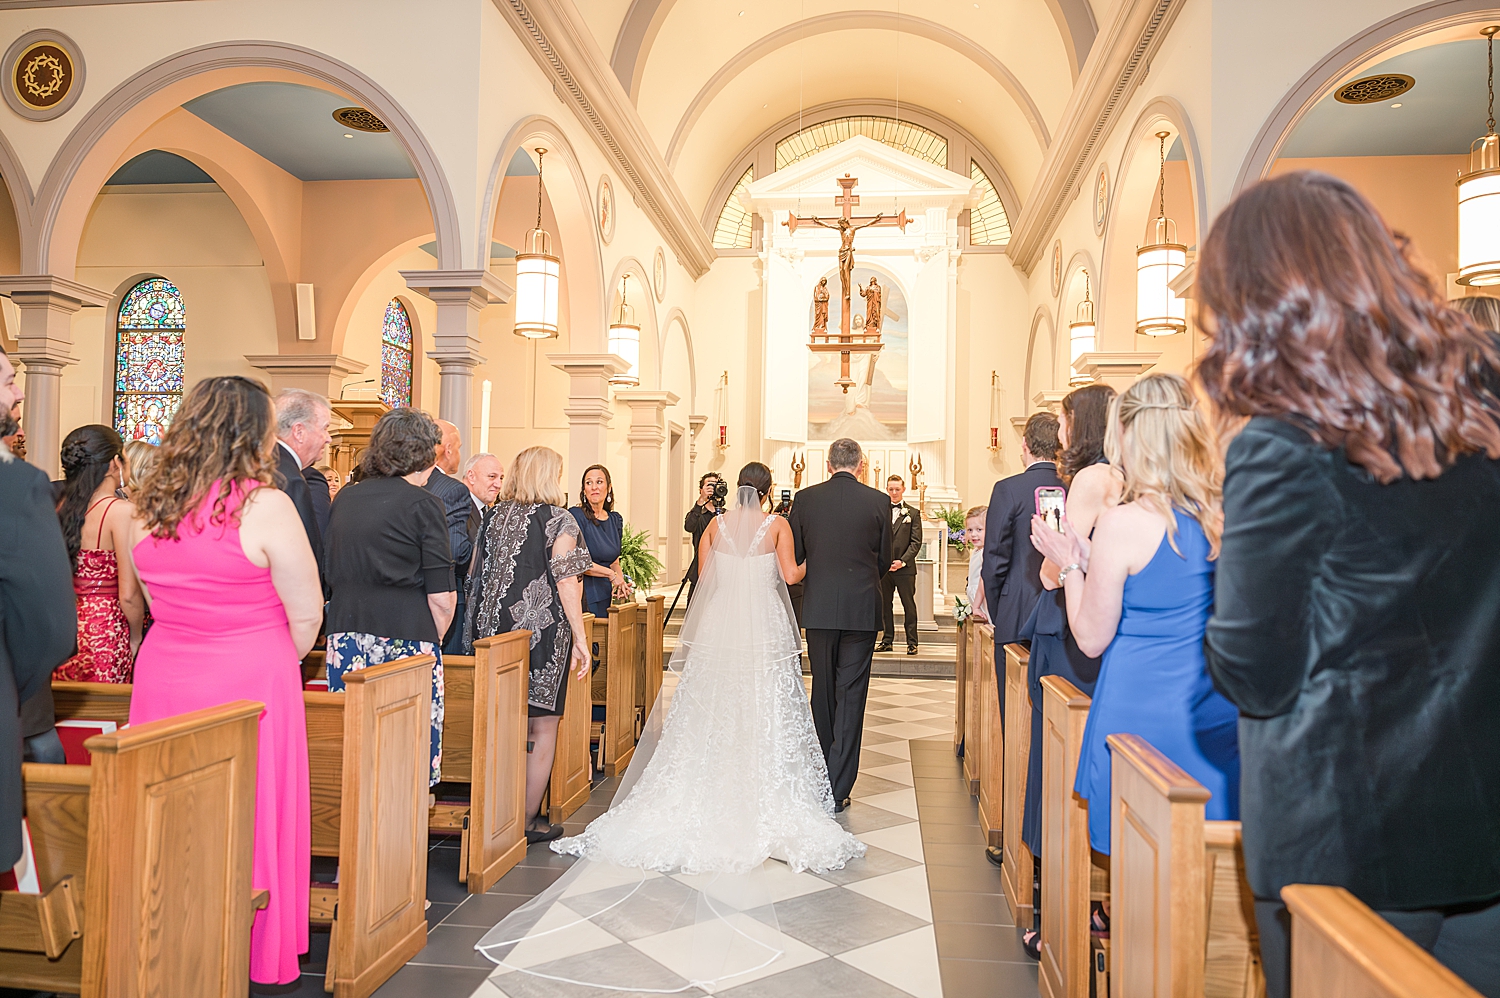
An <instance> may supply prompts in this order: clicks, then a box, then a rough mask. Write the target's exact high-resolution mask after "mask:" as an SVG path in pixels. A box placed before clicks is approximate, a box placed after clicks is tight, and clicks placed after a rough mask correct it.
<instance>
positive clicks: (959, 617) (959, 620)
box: [953, 595, 974, 627]
mask: <svg viewBox="0 0 1500 998" xmlns="http://www.w3.org/2000/svg"><path fill="white" fill-rule="evenodd" d="M973 613H974V608H973V607H972V606H970V605H969V601H968V599H967V598H966V597H964V596H959V595H955V596H954V597H953V621H954V623H956V624H958V626H959V627H962V626H964V621H966V620H968V619H969V617H970V616H971V615H972V614H973Z"/></svg>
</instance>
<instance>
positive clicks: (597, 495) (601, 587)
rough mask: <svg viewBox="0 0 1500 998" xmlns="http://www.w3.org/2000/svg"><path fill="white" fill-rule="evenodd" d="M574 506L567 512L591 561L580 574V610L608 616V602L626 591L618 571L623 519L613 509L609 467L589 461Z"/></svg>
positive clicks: (603, 616)
mask: <svg viewBox="0 0 1500 998" xmlns="http://www.w3.org/2000/svg"><path fill="white" fill-rule="evenodd" d="M578 495H579V500H578V505H577V506H574V507H573V508H572V509H570V510H569V511H568V512H570V513H572V514H573V519H575V520H577V521H578V529H579V530H581V531H583V541H584V543H585V544H586V545H588V549H589V554H590V555H591V556H592V557H593V560H594V563H593V565H591V566H590V567H589V570H588V571H587V572H585V573H584V576H583V611H584V612H585V613H592V614H593V615H594V617H595V618H596V619H599V620H608V619H609V604H610V603H611V602H612V600H613V597H614V595H615V594H616V593H621V594H625V593H627V592H628V590H629V586H628V583H626V581H625V576H624V574H623V573H622V572H621V571H620V547H621V545H622V544H623V543H624V540H625V520H624V519H623V518H622V517H621V516H620V514H619V513H616V512H615V486H614V483H613V482H612V481H611V480H610V477H609V469H608V468H606V467H605V466H604V465H602V464H591V465H589V466H588V468H587V469H585V471H584V473H583V484H582V487H581V488H580V489H579V492H578Z"/></svg>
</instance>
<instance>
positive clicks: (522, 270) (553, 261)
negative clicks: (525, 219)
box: [515, 147, 562, 340]
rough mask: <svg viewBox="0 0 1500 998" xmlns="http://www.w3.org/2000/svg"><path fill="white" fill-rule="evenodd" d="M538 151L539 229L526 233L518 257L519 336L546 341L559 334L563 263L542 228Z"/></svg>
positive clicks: (541, 153)
mask: <svg viewBox="0 0 1500 998" xmlns="http://www.w3.org/2000/svg"><path fill="white" fill-rule="evenodd" d="M545 155H547V150H546V149H543V148H541V147H538V148H537V150H536V227H535V228H533V229H532V230H531V231H530V232H528V233H526V236H525V238H524V245H525V247H526V252H524V253H517V254H516V297H515V302H516V326H515V329H516V335H517V336H520V337H524V338H525V339H528V340H545V339H549V338H551V337H553V336H556V335H557V294H558V285H559V284H560V283H561V279H562V261H561V260H559V259H558V258H557V257H555V256H553V255H552V234H551V233H549V232H548V231H547V230H546V229H544V228H542V157H543V156H545Z"/></svg>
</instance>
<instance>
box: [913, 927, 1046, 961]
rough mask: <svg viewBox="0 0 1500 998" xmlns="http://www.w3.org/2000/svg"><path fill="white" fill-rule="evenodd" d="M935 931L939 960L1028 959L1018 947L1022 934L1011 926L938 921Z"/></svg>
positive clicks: (1019, 946)
mask: <svg viewBox="0 0 1500 998" xmlns="http://www.w3.org/2000/svg"><path fill="white" fill-rule="evenodd" d="M934 929H935V931H936V933H937V948H938V958H939V959H943V958H947V959H950V960H1000V961H1004V962H1006V963H1024V962H1026V961H1027V960H1029V959H1030V957H1028V956H1027V955H1026V951H1025V950H1024V949H1022V948H1021V933H1020V931H1019V930H1017V929H1016V928H1015V927H1014V926H1007V925H982V924H978V923H974V922H939V923H936V925H935V926H934Z"/></svg>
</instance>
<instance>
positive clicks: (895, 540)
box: [885, 502, 922, 575]
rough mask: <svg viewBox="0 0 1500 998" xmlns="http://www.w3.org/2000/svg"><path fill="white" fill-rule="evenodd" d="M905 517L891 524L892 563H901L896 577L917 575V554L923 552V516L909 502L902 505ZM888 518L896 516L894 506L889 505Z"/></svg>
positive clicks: (886, 512)
mask: <svg viewBox="0 0 1500 998" xmlns="http://www.w3.org/2000/svg"><path fill="white" fill-rule="evenodd" d="M901 507H902V510H901V511H902V513H903V516H902V517H901V518H900V519H899V520H897V521H896V522H895V523H893V524H891V561H899V562H901V567H900V568H898V569H896V571H895V573H894V574H896V575H916V574H917V552H919V551H921V550H922V514H921V513H920V512H919V511H918V510H917V507H915V506H913V505H912V504H911V503H909V502H904V503H902V504H901ZM885 515H886V517H887V518H888V519H889V518H892V517H894V516H895V515H896V511H895V507H894V504H891V503H887V505H886V510H885Z"/></svg>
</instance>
